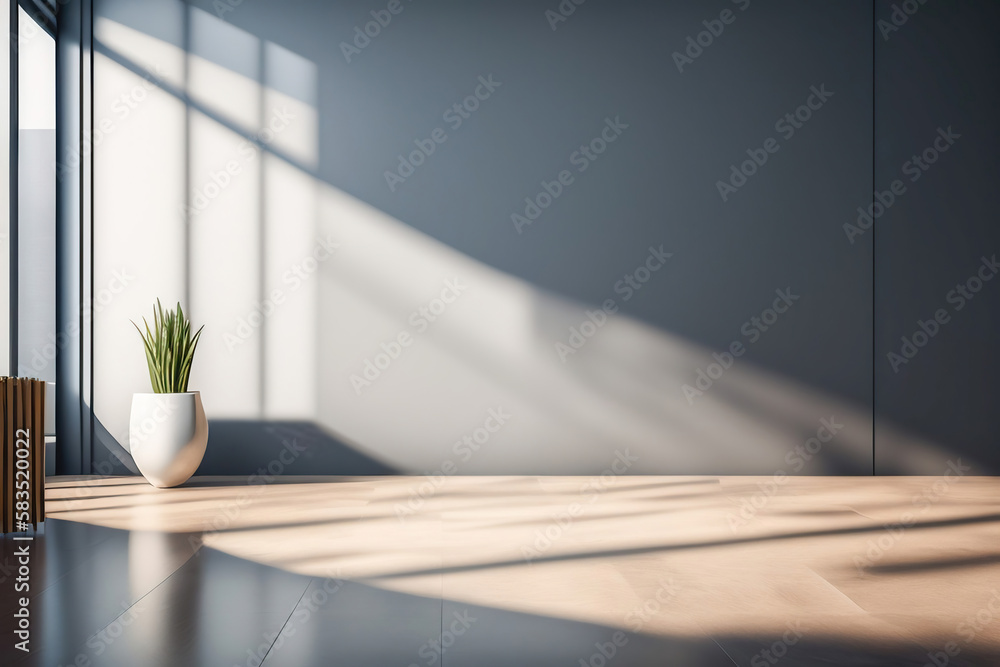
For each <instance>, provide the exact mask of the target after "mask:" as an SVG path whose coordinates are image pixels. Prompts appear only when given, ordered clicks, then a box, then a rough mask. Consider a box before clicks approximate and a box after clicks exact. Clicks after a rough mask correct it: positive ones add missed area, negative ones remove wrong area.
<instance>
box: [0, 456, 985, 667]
mask: <svg viewBox="0 0 1000 667" xmlns="http://www.w3.org/2000/svg"><path fill="white" fill-rule="evenodd" d="M942 473H943V474H942V476H941V477H937V478H914V477H910V478H781V479H778V480H775V479H773V478H750V477H722V478H713V477H630V476H617V475H614V474H609V475H606V476H605V477H603V478H583V477H541V478H539V477H454V478H446V479H437V480H430V479H428V478H422V477H379V478H336V477H323V478H303V477H294V478H289V477H286V478H278V479H273V480H270V482H268V481H267V480H262V479H250V480H247V479H234V478H196V479H194V480H192V481H191V482H190V483H189V484H188V485H186V486H184V487H182V488H177V489H168V490H160V489H155V488H153V487H151V486H149V485H147V484H146V483H145V482H144V481H143V480H142V479H139V478H121V477H119V478H68V477H61V478H60V477H57V478H51V479H50V483H49V484H48V487H47V490H46V498H47V502H48V516H49V520H48V521H47V522H46V524H45V528H44V534H43V535H40V536H38V537H37V538H36V541H35V543H34V549H35V551H34V552H33V559H34V560H33V561H32V573H31V583H32V590H31V595H32V602H31V609H32V643H31V646H32V649H33V653H31V654H30V655H27V656H26V655H23V654H21V653H20V652H18V651H14V650H12V649H11V644H12V643H13V642H12V640H11V639H10V636H11V635H10V633H9V632H7V629H6V626H5V627H3V628H2V629H3V632H2V636H3V637H4V639H3V642H4V645H3V646H2V647H0V655H2V658H3V659H2V661H0V662H2V664H4V665H7V664H24V665H44V666H45V667H51V666H53V665H71V664H78V665H129V666H130V667H131V666H143V667H148V666H157V665H164V666H166V665H171V666H173V665H185V666H191V667H195V666H200V665H215V666H220V667H230V666H236V665H238V666H243V665H249V666H256V665H259V664H263V665H265V666H267V667H272V666H281V667H285V666H297V665H310V666H311V665H317V666H319V665H323V666H326V665H364V666H367V665H377V666H386V667H389V666H395V665H398V666H400V667H413V666H421V665H428V666H435V665H442V666H443V665H449V666H450V665H455V666H458V665H462V666H466V665H467V666H469V667H483V666H490V665H510V666H515V667H522V666H534V665H538V666H540V667H541V666H556V665H566V666H567V667H578V666H580V665H584V666H586V665H591V666H593V667H602V666H603V665H678V666H688V665H690V666H698V667H700V666H702V665H705V666H715V665H719V666H725V665H734V664H735V665H740V666H748V667H759V666H760V665H773V664H780V665H789V666H791V665H810V666H811V665H913V666H915V667H921V666H923V665H925V664H930V665H937V666H938V667H940V666H941V665H945V664H947V665H952V666H954V665H1000V481H998V480H996V479H992V478H970V477H965V476H963V475H961V474H959V473H957V472H949V473H947V474H945V471H942ZM16 548H17V543H14V542H13V541H12V540H11V539H10V538H5V539H4V541H3V556H4V558H3V563H4V566H5V568H6V569H5V570H4V571H3V573H0V574H2V575H3V577H4V581H3V582H2V583H0V591H2V593H0V599H2V601H3V610H2V611H0V613H2V614H3V618H4V621H3V622H2V623H4V624H6V623H9V622H10V619H11V617H12V614H13V611H14V608H15V607H14V604H15V597H16V596H15V594H14V593H13V588H12V575H11V574H9V572H11V571H12V570H11V568H12V567H15V566H16V564H15V557H14V555H13V552H14V550H15V549H16ZM935 660H937V662H934V661H935Z"/></svg>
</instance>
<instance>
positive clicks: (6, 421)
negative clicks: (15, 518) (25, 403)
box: [0, 378, 12, 533]
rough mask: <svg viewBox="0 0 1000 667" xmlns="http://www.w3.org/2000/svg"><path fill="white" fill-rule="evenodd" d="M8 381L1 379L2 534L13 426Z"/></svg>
mask: <svg viewBox="0 0 1000 667" xmlns="http://www.w3.org/2000/svg"><path fill="white" fill-rule="evenodd" d="M8 388H9V387H8V379H7V378H0V409H2V415H0V416H2V417H3V422H0V532H4V533H6V532H7V441H8V439H9V438H8V431H10V428H11V426H12V422H11V414H10V401H9V400H8V396H7V391H8Z"/></svg>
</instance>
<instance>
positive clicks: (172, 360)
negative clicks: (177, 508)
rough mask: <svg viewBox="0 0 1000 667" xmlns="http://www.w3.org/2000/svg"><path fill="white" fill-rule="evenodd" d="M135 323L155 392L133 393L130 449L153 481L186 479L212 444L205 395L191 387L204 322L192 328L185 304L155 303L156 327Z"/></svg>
mask: <svg viewBox="0 0 1000 667" xmlns="http://www.w3.org/2000/svg"><path fill="white" fill-rule="evenodd" d="M142 322H143V324H144V325H145V328H146V331H145V333H143V331H142V329H140V328H139V325H137V324H135V322H133V323H132V324H133V325H134V326H135V328H136V330H137V331H138V332H139V336H141V337H142V342H143V345H144V346H145V348H146V363H147V364H148V365H149V379H150V381H151V382H152V385H153V393H151V394H134V395H133V396H132V414H131V420H130V423H129V448H130V450H131V454H132V458H133V459H134V460H135V464H136V466H138V468H139V472H141V473H142V476H143V477H145V478H146V481H148V482H149V483H150V484H152V485H153V486H157V487H160V488H167V487H171V486H178V485H180V484H183V483H184V482H186V481H187V480H188V478H190V477H191V475H193V474H194V471H195V470H197V469H198V466H199V465H201V459H202V457H203V456H204V455H205V446H206V445H207V444H208V420H207V419H206V418H205V408H204V406H203V405H202V402H201V394H200V393H199V392H197V391H188V379H189V377H190V376H191V363H192V362H193V361H194V352H195V349H196V348H197V347H198V339H199V338H200V337H201V332H202V329H204V327H202V328H201V329H198V331H197V332H196V333H194V334H193V335H192V333H191V322H190V321H189V320H188V319H187V318H186V317H185V316H184V311H183V310H181V304H179V303H178V304H177V310H175V311H166V312H164V310H163V306H162V305H160V300H159V299H157V300H156V305H155V306H154V307H153V327H152V330H151V329H150V327H149V323H148V322H146V318H143V320H142Z"/></svg>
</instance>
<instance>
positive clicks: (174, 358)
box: [132, 299, 205, 394]
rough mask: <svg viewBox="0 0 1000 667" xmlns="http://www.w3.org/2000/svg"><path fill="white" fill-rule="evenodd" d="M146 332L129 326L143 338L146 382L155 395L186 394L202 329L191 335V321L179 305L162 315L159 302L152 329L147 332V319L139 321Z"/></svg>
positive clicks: (157, 301)
mask: <svg viewBox="0 0 1000 667" xmlns="http://www.w3.org/2000/svg"><path fill="white" fill-rule="evenodd" d="M142 323H143V324H144V325H145V326H146V333H143V332H142V329H140V328H139V325H138V324H136V323H135V322H132V325H133V326H134V327H135V328H136V330H137V331H138V332H139V335H140V336H141V337H142V343H143V345H144V346H145V348H146V363H147V364H148V365H149V379H150V381H151V382H152V383H153V392H154V393H156V394H183V393H186V392H187V387H188V378H189V377H190V376H191V362H192V361H193V360H194V351H195V348H197V347H198V339H199V338H200V337H201V331H202V329H204V328H205V327H202V328H201V329H198V331H197V332H196V333H195V334H194V335H193V336H192V335H191V321H190V320H188V319H187V318H186V317H184V311H183V310H182V309H181V304H180V303H178V304H177V310H176V311H173V310H168V311H166V312H164V310H163V306H162V305H160V300H159V299H157V300H156V305H155V306H154V307H153V328H152V330H150V328H149V323H148V322H147V321H146V318H145V317H144V318H142Z"/></svg>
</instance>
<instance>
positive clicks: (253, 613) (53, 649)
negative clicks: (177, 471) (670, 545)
mask: <svg viewBox="0 0 1000 667" xmlns="http://www.w3.org/2000/svg"><path fill="white" fill-rule="evenodd" d="M22 544H23V543H22V542H15V541H14V540H13V538H12V537H10V536H6V537H4V538H3V540H2V548H3V569H2V570H0V577H2V579H0V591H2V595H0V614H2V617H3V619H4V620H3V622H2V624H3V626H4V627H3V628H2V632H0V637H3V639H2V646H0V656H2V661H0V662H2V664H3V665H25V666H27V665H38V666H39V667H42V666H44V667H54V666H57V665H58V666H69V665H79V666H81V667H83V666H88V665H92V666H100V667H111V666H122V667H126V666H127V667H168V666H169V667H174V666H181V665H183V666H185V667H200V666H213V667H231V666H232V667H244V666H246V667H257V666H258V665H261V664H263V665H264V666H265V667H273V666H280V667H295V666H329V665H345V666H346V665H350V666H369V665H372V666H379V667H391V666H396V665H398V666H399V667H420V666H423V665H426V666H427V667H443V666H444V665H448V666H468V667H492V666H497V667H499V666H501V665H503V666H507V665H511V666H518V667H534V666H536V665H537V666H538V667H548V666H556V665H565V666H566V667H580V666H583V667H586V666H587V665H591V666H592V667H602V666H604V665H680V666H693V667H703V666H704V667H716V666H718V667H725V666H728V665H734V664H735V665H741V666H743V665H747V666H750V667H757V666H758V665H759V664H781V665H788V666H790V667H791V666H812V665H913V666H914V667H920V666H922V665H924V664H925V663H926V662H927V660H928V657H927V655H926V654H925V653H924V652H923V651H922V650H920V649H919V648H918V647H916V646H914V647H913V650H912V651H904V652H902V653H901V652H899V651H897V652H895V653H893V654H891V655H890V654H880V655H877V654H872V653H870V652H869V651H870V649H856V648H853V647H851V646H843V645H838V646H833V645H827V644H824V643H823V641H822V640H820V641H817V640H815V639H808V640H803V641H801V642H799V643H797V644H795V645H794V646H789V647H788V652H787V653H786V654H784V655H783V656H782V657H781V658H780V659H776V660H775V662H765V663H761V662H759V660H760V658H759V657H758V662H752V661H753V659H754V657H755V656H758V654H759V652H760V651H762V650H763V649H765V648H767V647H768V646H771V645H772V644H773V643H775V642H777V641H780V638H777V637H775V638H770V637H759V638H748V637H738V638H735V637H716V638H708V639H706V640H704V641H692V640H680V639H658V638H655V637H649V636H644V635H632V634H624V635H619V643H620V644H623V645H622V646H619V647H615V646H614V643H613V638H614V636H615V633H616V632H618V630H616V629H614V628H609V627H601V626H598V625H592V624H587V623H579V622H574V621H569V620H565V619H558V618H547V617H540V616H532V615H529V614H522V613H516V612H511V611H504V610H499V609H492V608H483V607H478V606H470V605H465V604H463V603H460V602H456V601H452V600H441V599H435V598H424V597H418V596H412V595H405V594H401V593H394V592H389V591H384V590H381V589H378V588H374V587H371V586H367V585H364V584H361V583H357V582H346V581H341V580H338V579H334V578H331V579H321V578H311V577H305V576H300V575H296V574H291V573H288V572H285V571H283V570H279V569H275V568H272V567H267V566H264V565H260V564H257V563H253V562H251V561H247V560H243V559H240V558H236V557H233V556H230V555H227V554H225V553H222V552H219V551H215V550H213V549H209V548H200V549H197V550H194V549H192V547H191V545H192V544H195V543H192V542H190V541H189V536H188V535H186V534H165V533H153V532H141V533H138V532H130V531H122V530H115V529H110V528H102V527H98V526H93V525H89V524H82V523H74V522H67V521H60V520H57V519H50V520H49V521H47V522H46V524H45V527H44V531H43V533H42V534H39V535H37V536H36V538H35V540H34V542H32V547H31V548H32V556H31V575H30V584H31V591H30V596H31V604H30V610H31V632H32V635H31V648H32V652H31V653H30V654H27V655H26V654H23V653H21V652H20V651H17V650H15V649H14V648H13V646H12V645H13V643H14V640H12V639H11V637H12V635H11V623H12V619H13V614H14V611H15V609H16V604H17V597H18V595H17V594H15V592H14V585H15V583H16V578H17V574H16V558H15V556H14V551H15V549H17V548H18V547H19V546H21V545H22ZM602 652H603V654H604V655H602ZM607 654H611V656H610V657H605V655H607ZM948 664H949V665H952V666H955V665H991V664H997V663H996V662H995V656H994V657H987V656H981V657H977V656H973V655H964V654H963V656H962V660H961V661H959V660H957V659H955V658H953V659H952V661H951V662H949V663H948Z"/></svg>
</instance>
